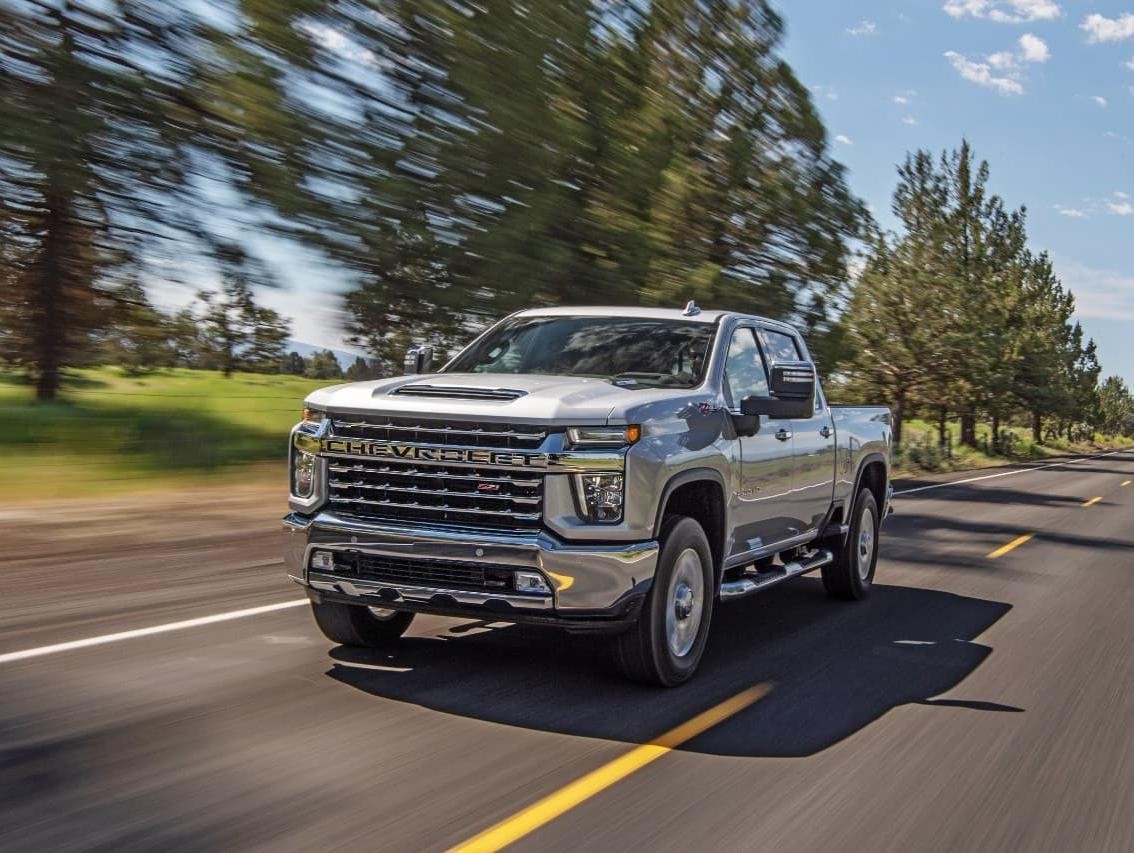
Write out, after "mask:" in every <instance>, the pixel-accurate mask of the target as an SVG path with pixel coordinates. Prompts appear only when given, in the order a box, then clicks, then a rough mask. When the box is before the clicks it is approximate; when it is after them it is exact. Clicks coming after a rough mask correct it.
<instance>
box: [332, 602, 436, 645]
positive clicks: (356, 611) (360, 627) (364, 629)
mask: <svg viewBox="0 0 1134 853" xmlns="http://www.w3.org/2000/svg"><path fill="white" fill-rule="evenodd" d="M311 612H312V613H313V614H314V615H315V624H316V625H318V626H319V630H320V631H322V632H323V636H324V637H326V638H327V639H328V640H330V641H331V642H332V643H338V644H340V645H343V646H359V647H361V648H365V649H373V648H378V647H381V646H386V645H389V644H390V643H392V642H394V641H395V640H397V639H398V638H399V637H400V636H401V635H402V634H404V633H405V632H406V629H407V628H409V626H410V623H411V622H413V616H414V614H412V613H408V612H406V611H404V610H390V611H385V613H386V615H382V616H378V615H375V614H374V613H373V612H371V610H370V608H369V607H365V606H359V605H354V604H339V603H338V602H334V601H324V602H321V603H318V604H317V603H315V602H314V601H312V602H311Z"/></svg>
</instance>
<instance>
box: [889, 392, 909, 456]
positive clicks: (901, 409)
mask: <svg viewBox="0 0 1134 853" xmlns="http://www.w3.org/2000/svg"><path fill="white" fill-rule="evenodd" d="M905 408H906V395H905V392H898V395H897V396H896V397H895V398H894V408H893V409H892V410H891V411H892V413H893V416H894V422H893V424H892V426H893V428H894V436H893V438H894V446H895V447H899V448H900V447H901V446H902V425H903V422H904V421H905Z"/></svg>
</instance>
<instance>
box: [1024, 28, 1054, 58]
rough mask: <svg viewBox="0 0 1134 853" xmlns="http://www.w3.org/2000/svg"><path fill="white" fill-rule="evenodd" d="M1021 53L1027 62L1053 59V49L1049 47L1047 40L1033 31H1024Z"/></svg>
mask: <svg viewBox="0 0 1134 853" xmlns="http://www.w3.org/2000/svg"><path fill="white" fill-rule="evenodd" d="M1020 55H1021V56H1022V57H1023V59H1024V61H1025V62H1047V61H1048V60H1049V59H1051V51H1050V50H1048V48H1047V42H1045V41H1044V40H1043V39H1041V38H1040V37H1039V36H1034V35H1032V34H1031V33H1024V34H1023V35H1022V36H1020Z"/></svg>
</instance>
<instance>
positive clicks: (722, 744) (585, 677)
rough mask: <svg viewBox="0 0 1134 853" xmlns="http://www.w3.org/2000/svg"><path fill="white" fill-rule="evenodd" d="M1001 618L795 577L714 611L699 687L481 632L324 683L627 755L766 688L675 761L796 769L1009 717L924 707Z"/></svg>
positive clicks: (572, 645) (512, 634)
mask: <svg viewBox="0 0 1134 853" xmlns="http://www.w3.org/2000/svg"><path fill="white" fill-rule="evenodd" d="M1009 609H1011V608H1010V605H1008V604H1003V603H998V602H993V601H985V600H982V599H977V598H969V597H965V596H960V595H954V594H951V593H947V592H941V591H937V590H929V589H916V588H909V587H898V586H876V587H875V588H874V590H873V592H872V594H871V596H870V598H869V599H867V600H866V601H864V602H860V603H857V604H851V605H844V604H838V603H834V602H830V601H828V600H827V598H826V597H825V595H824V593H823V590H822V586H821V584H820V582H819V580H817V579H814V578H801V579H798V580H796V581H793V582H791V583H788V584H785V585H784V586H782V587H780V588H778V589H776V590H772V591H770V592H768V593H766V594H764V595H762V596H759V597H757V598H754V599H752V600H750V601H744V602H738V603H735V604H731V605H729V606H726V607H719V608H718V609H717V612H716V614H715V615H714V617H713V628H712V637H711V639H710V644H709V648H708V650H707V652H706V655H705V657H704V659H703V660H702V663H701V670H700V672H699V674H698V676H697V678H696V679H694V681H693V682H692V683H690V684H687V685H684V686H682V687H680V688H676V689H672V690H660V689H651V688H647V687H642V686H639V685H635V684H631V683H628V682H625V681H623V680H622V679H621V677H620V676H619V675H618V674H617V673H616V672H615V670H614V668H613V666H612V665H611V663H610V659H609V656H608V654H607V643H605V642H604V641H603V640H602V638H597V637H579V636H571V635H565V634H561V633H558V632H550V631H541V630H538V629H533V628H527V627H522V626H514V625H513V626H506V627H493V628H489V627H486V626H484V625H482V624H477V623H473V625H472V626H468V623H466V625H465V626H463V627H465V628H466V630H464V631H462V630H461V629H462V626H458V627H457V630H456V631H452V630H450V631H447V632H444V633H443V634H439V635H435V636H431V637H426V636H416V637H415V636H410V637H407V638H405V639H403V641H402V643H401V644H400V645H399V646H398V647H397V648H395V649H393V650H390V651H384V652H366V651H359V650H354V649H347V648H345V647H339V648H337V649H335V650H333V651H332V653H331V656H332V658H333V660H334V663H333V665H332V667H331V669H330V671H329V672H328V675H329V676H330V677H331V678H334V679H336V680H338V681H340V682H342V683H344V684H348V685H351V686H353V687H355V688H357V689H358V690H361V691H364V692H366V693H369V694H371V695H373V696H376V697H382V698H384V699H392V700H395V701H399V702H410V703H414V704H417V705H420V706H423V707H426V708H430V709H433V710H436V711H440V712H444V713H448V714H456V715H460V716H463V717H470V718H475V719H478V720H485V721H490V722H494V723H498V724H501V725H508V726H519V727H523V728H527V729H535V730H542V731H549V732H558V733H563V734H569V735H574V736H580V737H592V738H602V739H608V740H617V741H623V742H627V743H634V744H637V743H646V742H648V741H650V740H652V739H653V738H656V737H657V736H658V735H660V734H661V733H663V732H665V731H667V730H668V729H670V728H672V727H674V726H676V725H678V724H680V723H682V722H684V721H685V720H687V719H689V718H690V717H691V716H693V715H695V714H697V713H699V712H701V711H703V710H705V709H706V708H708V707H710V706H711V705H713V704H715V703H717V702H720V701H722V700H723V699H726V698H728V697H729V696H732V695H734V694H736V693H737V692H739V691H741V690H743V689H745V688H748V687H751V686H753V685H756V684H769V685H771V688H772V689H771V691H770V692H769V693H768V694H767V695H766V696H765V697H764V698H763V699H762V700H760V701H759V702H757V703H756V704H754V705H752V706H751V707H749V708H747V709H746V710H744V711H742V712H741V713H739V714H738V715H736V716H735V717H733V718H732V719H730V720H728V721H726V722H724V723H722V724H721V725H719V726H717V727H716V728H714V729H712V730H710V731H708V732H706V733H705V734H703V735H701V736H700V737H698V738H695V739H694V740H692V741H690V742H689V743H687V744H686V745H685V746H684V747H682V748H683V749H687V750H691V751H695V752H703V753H707V754H716V755H731V756H747V757H754V756H806V755H812V754H814V753H816V752H819V751H821V750H824V749H826V748H827V747H829V746H831V745H833V744H835V743H838V742H839V741H841V740H843V739H844V738H846V737H848V736H850V735H852V734H854V733H855V732H857V731H859V730H861V729H863V728H864V727H866V726H868V725H869V724H870V723H872V722H873V721H875V720H877V719H878V718H879V717H881V716H882V715H883V714H885V713H886V712H887V711H889V710H890V709H891V708H895V707H897V706H900V705H905V704H909V703H919V704H930V705H939V706H948V707H950V708H964V709H968V710H972V711H977V712H986V711H1019V710H1020V709H1017V708H1012V707H1010V706H1002V705H998V704H996V703H994V702H991V701H987V700H988V697H978V696H973V697H969V696H964V697H952V698H949V699H934V697H937V696H939V695H940V694H942V693H945V692H947V691H949V690H951V689H952V688H953V687H955V686H956V685H957V684H958V683H959V682H961V681H962V680H963V679H964V678H965V677H967V676H968V675H969V674H970V673H972V672H973V670H975V669H976V668H977V667H978V666H980V664H981V663H982V662H983V661H984V660H985V658H986V657H987V656H988V655H989V654H991V652H992V650H991V649H990V648H989V647H987V646H984V645H981V644H979V643H975V642H973V638H975V637H977V636H979V635H980V634H981V633H982V632H984V631H985V630H987V629H988V628H989V626H991V625H993V624H995V623H996V622H997V620H999V619H1000V618H1001V617H1002V616H1003V615H1004V614H1005V613H1007V612H1008V610H1009ZM491 624H492V625H498V624H500V623H491ZM949 712H950V711H948V710H946V709H945V708H942V713H949Z"/></svg>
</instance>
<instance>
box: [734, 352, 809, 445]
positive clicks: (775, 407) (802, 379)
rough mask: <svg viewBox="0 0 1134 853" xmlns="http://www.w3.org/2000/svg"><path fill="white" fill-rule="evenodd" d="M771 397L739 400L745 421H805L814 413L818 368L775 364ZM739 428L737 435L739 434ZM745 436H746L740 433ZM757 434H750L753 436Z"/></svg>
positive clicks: (798, 363) (794, 363)
mask: <svg viewBox="0 0 1134 853" xmlns="http://www.w3.org/2000/svg"><path fill="white" fill-rule="evenodd" d="M768 384H769V390H770V391H771V392H772V396H770V397H745V398H744V399H743V400H741V401H740V415H741V417H743V418H750V417H754V416H755V417H757V418H758V417H759V416H760V415H767V416H768V417H770V418H776V419H780V418H786V419H788V420H792V419H796V420H798V419H802V418H809V417H811V415H812V413H813V412H814V411H815V366H814V365H813V364H811V362H809V361H792V362H777V363H775V364H773V365H772V378H771V382H769V383H768ZM739 431H740V430H739V428H738V429H737V432H739ZM741 434H742V435H743V433H741ZM754 434H755V432H752V433H749V435H754Z"/></svg>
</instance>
